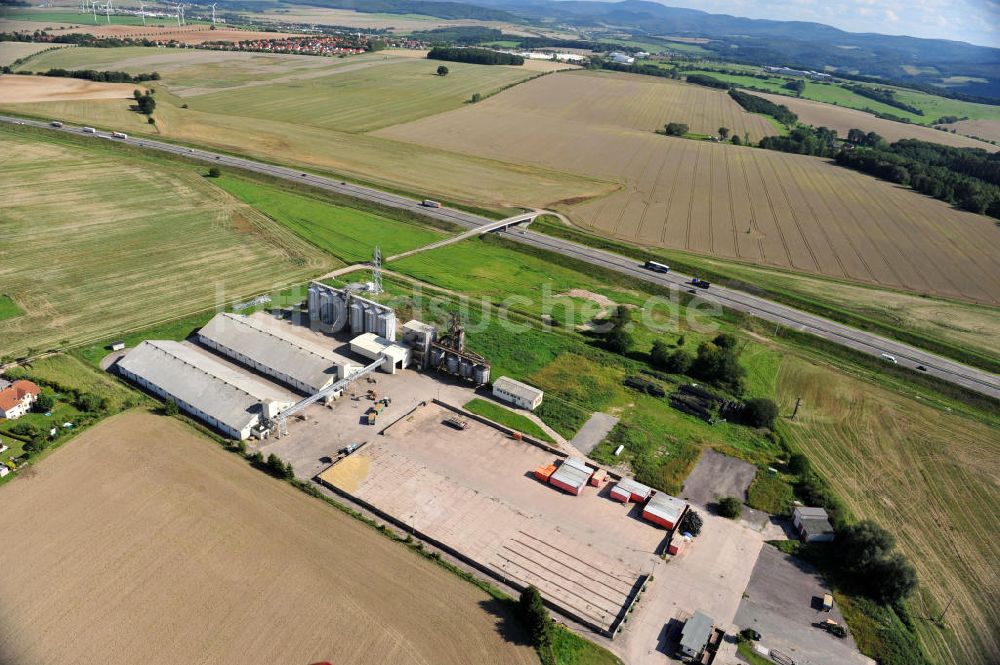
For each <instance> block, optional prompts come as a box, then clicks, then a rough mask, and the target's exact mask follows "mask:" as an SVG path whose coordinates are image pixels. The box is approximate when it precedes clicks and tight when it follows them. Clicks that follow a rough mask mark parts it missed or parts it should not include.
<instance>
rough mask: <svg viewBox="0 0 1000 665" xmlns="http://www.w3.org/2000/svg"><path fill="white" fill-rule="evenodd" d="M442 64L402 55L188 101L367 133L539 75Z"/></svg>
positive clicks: (196, 105)
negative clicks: (442, 68) (441, 72)
mask: <svg viewBox="0 0 1000 665" xmlns="http://www.w3.org/2000/svg"><path fill="white" fill-rule="evenodd" d="M383 57H390V56H383ZM381 62H384V61H381ZM379 63H380V61H379V60H375V61H373V62H372V64H379ZM439 64H440V63H438V62H436V61H433V60H426V59H415V58H400V59H399V61H398V62H389V63H386V64H384V65H382V66H378V67H374V68H372V67H367V68H364V69H357V70H353V71H350V72H345V73H339V74H338V73H336V72H334V73H333V75H331V76H328V77H323V78H310V79H309V80H308V81H296V82H294V83H273V84H271V85H268V86H266V87H264V88H259V87H258V88H242V89H240V90H233V91H223V92H219V93H216V94H213V95H204V96H199V97H192V98H189V99H187V101H188V103H189V104H190V105H191V108H193V109H197V110H199V111H205V112H209V113H221V114H236V115H240V116H244V117H250V118H261V119H265V120H282V121H285V122H292V123H296V124H303V125H311V126H314V127H322V128H327V129H336V130H340V131H348V132H364V131H370V130H373V129H378V128H380V127H385V126H387V125H393V124H398V123H400V122H407V121H410V120H416V119H418V118H423V117H425V116H429V115H433V114H436V113H441V112H443V111H448V110H451V109H455V108H459V107H460V106H461V105H462V104H463V103H464V102H466V101H467V100H468V99H469V98H470V97H472V95H473V94H474V93H477V92H478V93H480V94H482V95H488V94H490V93H493V92H496V91H497V90H499V89H500V88H503V87H505V86H508V85H511V84H514V83H517V82H519V81H522V80H524V79H526V78H528V77H529V76H532V75H534V74H535V73H536V72H533V71H530V70H527V69H524V68H523V67H513V66H511V67H507V66H498V67H483V66H480V65H470V64H464V63H459V62H449V63H447V65H448V69H449V73H448V75H447V76H438V75H437V74H435V71H436V70H437V67H438V65H439Z"/></svg>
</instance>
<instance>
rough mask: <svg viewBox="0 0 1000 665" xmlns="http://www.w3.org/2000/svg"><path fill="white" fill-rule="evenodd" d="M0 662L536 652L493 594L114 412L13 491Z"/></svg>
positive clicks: (362, 659) (211, 451)
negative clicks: (10, 569)
mask: <svg viewBox="0 0 1000 665" xmlns="http://www.w3.org/2000/svg"><path fill="white" fill-rule="evenodd" d="M0 498H2V499H0V500H2V501H3V506H4V511H5V512H6V513H7V514H8V515H11V516H13V515H20V516H22V517H23V516H28V515H30V516H31V518H30V519H11V520H7V523H6V524H5V526H4V537H3V538H2V539H0V559H2V560H3V561H5V562H8V564H12V563H13V562H22V563H23V562H29V561H30V562H31V564H30V565H20V566H18V572H17V574H16V575H13V574H8V575H3V576H0V597H2V598H3V603H0V626H2V627H3V630H2V631H0V662H3V663H4V664H5V665H43V664H46V663H59V664H60V665H70V664H74V663H80V664H85V663H86V664H90V663H103V664H109V665H111V664H116V663H121V664H123V665H124V664H132V663H146V664H156V663H162V664H164V665H176V664H177V663H185V664H196V663H206V664H208V663H211V664H213V665H223V664H226V663H232V664H234V665H236V664H239V665H253V664H260V665H273V664H275V663H288V664H297V665H298V664H301V665H306V664H307V663H312V662H316V661H322V660H327V661H330V662H333V663H337V664H338V665H349V664H352V663H357V664H359V665H360V664H366V665H367V664H368V663H425V664H429V663H434V664H439V663H440V664H444V665H447V664H454V665H465V664H466V663H485V664H491V663H497V664H499V663H525V664H529V663H537V662H538V660H537V657H536V656H535V653H534V651H533V650H532V649H531V648H530V647H528V646H523V645H520V644H514V643H512V642H510V641H508V640H506V639H505V637H504V635H505V634H511V636H512V637H513V638H514V639H515V640H516V641H517V642H523V639H521V636H520V634H519V633H518V631H517V630H516V629H515V628H514V627H512V626H511V624H510V620H509V618H508V617H507V616H506V615H505V614H504V610H503V609H502V608H501V607H500V606H499V604H498V603H497V602H496V601H493V600H492V599H491V598H490V597H489V596H487V595H486V594H485V593H484V592H482V591H481V590H479V589H478V588H476V587H474V586H473V585H471V584H468V583H466V582H464V581H462V580H460V579H458V578H457V577H454V576H452V575H451V574H450V573H448V572H447V571H445V570H443V569H441V568H439V567H437V566H435V565H434V564H433V563H431V562H429V561H426V560H424V559H422V558H420V557H419V556H417V555H415V554H413V553H412V552H409V551H407V550H406V549H405V548H404V547H403V546H401V545H399V544H397V543H393V542H392V541H390V540H389V539H387V538H385V537H383V536H381V535H379V534H378V533H377V532H375V531H374V530H372V529H370V528H369V527H367V526H365V525H363V524H361V523H360V522H357V521H355V520H353V519H352V518H350V517H348V516H346V515H344V514H342V513H340V512H339V511H337V510H335V509H334V508H332V507H331V506H328V505H326V504H324V503H323V502H321V501H319V500H318V499H313V498H311V497H307V496H305V495H303V494H302V493H300V492H299V491H297V490H295V489H293V488H292V487H291V486H289V485H286V484H285V483H283V482H280V481H278V480H274V479H272V478H269V477H268V476H266V475H265V474H263V473H261V472H260V471H256V470H254V469H253V468H251V467H250V466H249V465H247V464H246V463H245V462H243V461H242V460H241V459H240V458H239V457H237V456H235V455H233V454H231V453H227V452H225V451H223V450H222V449H220V448H218V447H217V446H216V445H215V444H213V443H212V442H211V441H209V440H207V439H204V438H202V437H200V436H199V435H197V434H195V432H194V430H192V429H190V428H189V427H188V426H187V425H185V424H183V423H182V422H180V421H179V420H176V419H171V418H166V417H162V416H155V415H151V414H149V413H145V412H134V411H133V412H129V413H125V414H122V415H120V416H116V417H114V418H111V419H109V420H107V421H105V422H104V423H101V424H100V425H98V426H96V427H95V428H94V429H92V430H90V431H88V432H86V433H84V434H83V435H81V436H80V437H79V438H78V439H76V440H75V441H72V442H70V443H68V444H67V445H66V446H65V447H64V448H63V449H62V450H59V451H58V452H57V453H55V454H53V455H52V456H51V457H49V458H47V459H45V460H44V461H43V462H41V463H40V464H38V465H37V466H36V467H35V468H34V471H33V473H32V474H31V476H30V477H27V478H18V479H17V480H15V481H14V482H13V483H10V484H8V485H6V486H4V487H0Z"/></svg>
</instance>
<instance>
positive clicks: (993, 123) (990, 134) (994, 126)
mask: <svg viewBox="0 0 1000 665" xmlns="http://www.w3.org/2000/svg"><path fill="white" fill-rule="evenodd" d="M944 127H946V128H948V129H949V130H951V129H954V130H955V131H956V132H958V133H959V134H965V135H966V136H978V137H979V138H981V139H986V140H988V141H997V142H1000V120H961V121H959V122H956V123H953V124H951V125H944Z"/></svg>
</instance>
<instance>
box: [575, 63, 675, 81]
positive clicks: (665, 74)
mask: <svg viewBox="0 0 1000 665" xmlns="http://www.w3.org/2000/svg"><path fill="white" fill-rule="evenodd" d="M591 63H592V64H591V65H588V68H590V67H591V66H592V67H593V68H595V69H607V70H610V71H613V72H624V73H626V74H644V75H646V76H657V77H659V78H663V79H679V78H680V74H679V73H678V72H677V70H676V69H664V68H663V67H657V66H656V65H643V64H635V63H633V64H631V65H626V64H625V63H624V62H612V61H611V60H603V59H595V60H591Z"/></svg>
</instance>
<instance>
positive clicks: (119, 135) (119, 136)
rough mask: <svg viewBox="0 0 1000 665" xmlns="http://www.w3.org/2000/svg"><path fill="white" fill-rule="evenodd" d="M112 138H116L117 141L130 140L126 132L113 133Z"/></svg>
mask: <svg viewBox="0 0 1000 665" xmlns="http://www.w3.org/2000/svg"><path fill="white" fill-rule="evenodd" d="M111 136H113V137H115V138H116V139H127V138H128V134H126V133H125V132H111Z"/></svg>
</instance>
